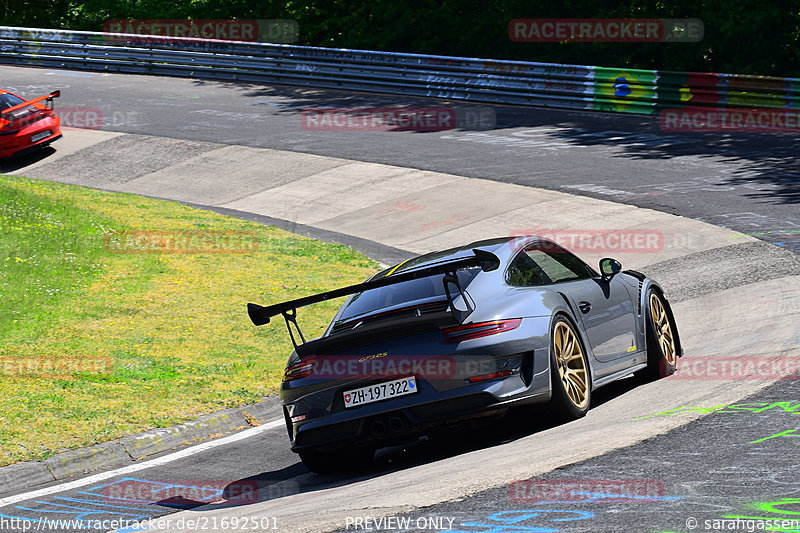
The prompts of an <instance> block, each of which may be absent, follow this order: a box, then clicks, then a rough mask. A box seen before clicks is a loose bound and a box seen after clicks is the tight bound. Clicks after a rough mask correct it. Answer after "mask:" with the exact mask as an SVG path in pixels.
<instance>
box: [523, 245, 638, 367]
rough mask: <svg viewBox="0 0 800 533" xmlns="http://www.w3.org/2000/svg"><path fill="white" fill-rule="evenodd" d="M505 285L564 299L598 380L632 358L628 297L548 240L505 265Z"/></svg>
mask: <svg viewBox="0 0 800 533" xmlns="http://www.w3.org/2000/svg"><path fill="white" fill-rule="evenodd" d="M507 276H508V278H507V282H508V283H509V284H511V285H517V286H542V285H551V286H553V287H554V289H555V290H557V291H558V292H560V293H561V294H564V295H566V296H567V298H568V299H569V300H570V301H571V302H572V306H573V309H575V310H576V314H577V315H578V316H577V317H576V318H577V319H578V320H580V321H581V325H582V326H583V330H584V331H585V332H586V336H587V338H588V341H589V344H590V346H589V347H588V348H590V349H591V352H592V353H593V354H594V356H595V359H597V360H598V361H600V362H601V363H604V364H602V365H601V366H600V367H599V368H598V370H599V373H600V374H601V375H606V374H609V373H613V372H616V371H617V370H621V369H623V368H624V367H626V366H629V362H630V359H631V358H633V357H634V356H635V355H636V354H635V352H636V337H635V335H636V319H635V316H634V308H633V302H632V301H631V297H630V293H629V292H628V289H627V288H626V287H625V285H624V284H623V283H622V281H621V280H620V279H619V278H616V277H612V278H611V279H610V280H604V279H603V278H601V277H600V276H599V275H598V274H597V273H596V272H595V271H594V270H592V269H591V268H590V267H589V266H588V265H587V264H586V263H584V262H583V261H581V260H580V259H579V258H578V257H577V256H575V255H574V254H572V253H570V252H569V251H567V250H566V249H564V248H562V247H561V246H559V245H557V244H556V243H554V242H551V241H546V240H542V241H536V242H535V243H533V244H532V245H528V246H526V247H525V249H524V250H522V251H521V252H520V253H518V254H517V256H516V257H515V258H514V260H513V261H512V262H511V264H510V265H509V269H508V272H507Z"/></svg>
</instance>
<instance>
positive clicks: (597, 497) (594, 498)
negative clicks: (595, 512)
mask: <svg viewBox="0 0 800 533" xmlns="http://www.w3.org/2000/svg"><path fill="white" fill-rule="evenodd" d="M570 494H571V495H573V496H590V498H588V499H585V500H584V499H580V500H566V501H547V502H544V501H542V502H536V503H537V504H545V503H547V504H550V503H587V502H599V501H601V500H642V501H648V502H652V501H665V502H668V501H674V500H682V499H683V498H682V497H680V496H635V495H632V494H610V493H602V492H581V491H575V490H573V491H570Z"/></svg>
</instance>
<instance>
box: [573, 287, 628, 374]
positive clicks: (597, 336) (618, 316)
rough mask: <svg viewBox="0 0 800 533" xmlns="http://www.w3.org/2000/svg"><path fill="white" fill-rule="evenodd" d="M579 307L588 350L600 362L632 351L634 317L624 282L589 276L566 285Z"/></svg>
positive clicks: (612, 359)
mask: <svg viewBox="0 0 800 533" xmlns="http://www.w3.org/2000/svg"><path fill="white" fill-rule="evenodd" d="M564 288H565V289H567V291H565V292H566V293H567V295H568V296H569V297H570V298H571V299H572V301H573V303H574V304H575V305H576V306H577V308H578V309H579V314H580V320H581V322H582V324H583V327H584V330H585V331H586V335H587V337H588V339H589V344H591V348H592V353H594V356H595V357H596V358H597V359H598V360H599V361H602V362H609V361H614V360H616V359H628V358H630V357H632V356H633V355H634V352H635V351H636V349H637V347H636V319H635V317H634V307H633V302H631V297H630V293H629V292H628V289H627V288H626V287H625V284H624V283H622V281H620V279H619V278H617V277H614V278H611V279H610V280H608V281H606V280H603V279H602V278H599V277H597V278H590V279H585V280H581V281H576V282H572V283H569V284H566V285H565V287H564Z"/></svg>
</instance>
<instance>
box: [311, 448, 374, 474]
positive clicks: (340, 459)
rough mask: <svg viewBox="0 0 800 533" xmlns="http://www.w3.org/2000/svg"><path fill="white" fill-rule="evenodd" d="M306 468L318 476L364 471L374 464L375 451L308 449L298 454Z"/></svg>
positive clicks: (359, 449) (370, 449) (368, 449)
mask: <svg viewBox="0 0 800 533" xmlns="http://www.w3.org/2000/svg"><path fill="white" fill-rule="evenodd" d="M297 454H298V455H299V456H300V460H301V461H303V464H304V465H306V468H308V469H309V470H311V471H312V472H316V473H317V474H334V473H336V472H345V471H348V470H359V469H362V468H364V467H366V466H368V465H369V464H370V462H372V456H373V455H374V454H375V450H374V449H372V448H353V449H339V450H320V449H317V448H308V449H305V450H300V451H299V452H297Z"/></svg>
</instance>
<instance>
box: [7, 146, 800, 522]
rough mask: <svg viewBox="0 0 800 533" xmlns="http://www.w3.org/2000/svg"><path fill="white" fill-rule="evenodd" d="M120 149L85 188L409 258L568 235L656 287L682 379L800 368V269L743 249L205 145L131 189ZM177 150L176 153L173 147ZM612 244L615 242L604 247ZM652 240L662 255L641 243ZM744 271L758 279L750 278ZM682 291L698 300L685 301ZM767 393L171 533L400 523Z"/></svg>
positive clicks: (335, 166)
mask: <svg viewBox="0 0 800 533" xmlns="http://www.w3.org/2000/svg"><path fill="white" fill-rule="evenodd" d="M76 135H77V134H76ZM127 137H129V136H119V137H115V138H114V139H112V140H108V141H100V142H99V143H97V144H95V145H92V147H90V148H87V149H86V150H87V151H88V150H91V149H92V148H94V152H95V153H100V152H102V153H104V157H105V158H109V159H104V160H103V161H95V162H94V165H95V170H94V172H93V174H92V176H91V177H88V178H87V179H86V183H85V184H86V185H90V186H95V187H98V188H102V189H107V190H125V192H133V193H140V194H145V195H148V196H159V197H163V198H168V199H175V200H180V201H185V202H192V203H197V204H202V205H208V206H214V207H219V208H230V209H236V210H238V211H251V212H253V213H257V214H260V215H265V216H273V217H275V218H281V219H284V220H290V221H293V222H296V223H298V224H305V225H308V226H314V227H318V228H321V229H325V230H329V231H334V232H338V233H342V234H348V235H354V236H356V237H359V238H361V239H366V240H373V241H377V242H380V243H382V244H384V245H388V246H393V247H397V248H402V249H406V250H409V251H411V252H414V253H421V252H426V251H431V250H435V249H442V248H446V247H450V246H455V245H462V244H465V243H467V242H470V241H472V240H477V239H480V238H485V237H497V236H505V235H514V234H517V235H518V234H525V233H528V232H533V231H537V232H539V233H545V234H549V233H552V234H555V235H558V234H559V232H562V233H564V234H566V235H574V238H575V239H577V240H576V242H577V243H578V248H579V249H577V250H575V251H576V252H577V254H578V255H579V256H581V257H582V258H584V259H586V260H587V261H590V262H592V263H595V262H596V259H598V258H599V257H603V256H612V257H616V258H617V259H619V260H620V261H621V262H622V263H623V267H625V268H634V269H637V270H641V271H643V272H645V273H647V274H652V275H653V276H654V277H655V279H656V280H657V281H659V282H660V283H662V285H663V286H664V287H665V290H666V291H667V296H668V297H672V302H673V307H674V310H675V315H676V320H677V324H678V328H679V331H680V334H681V337H682V340H683V345H684V349H685V352H686V357H685V358H684V359H683V360H682V361H680V363H681V364H688V363H690V362H691V361H692V359H693V358H700V357H724V358H727V359H733V358H742V360H743V361H745V360H747V359H748V358H751V357H753V356H760V355H773V356H785V357H788V356H798V355H800V345H798V344H797V343H793V342H791V341H792V340H793V339H795V338H797V337H798V335H799V334H800V331H798V324H800V312H799V311H798V308H799V307H798V305H797V302H798V300H800V292H795V293H794V294H792V293H789V292H787V291H790V290H796V289H799V288H800V261H798V259H797V256H796V255H795V254H792V253H791V252H788V251H784V250H780V249H777V248H776V247H774V246H772V245H768V244H765V243H763V242H761V241H758V240H757V239H754V238H752V237H749V236H744V235H741V234H739V233H736V232H733V231H730V230H726V229H722V228H719V227H716V226H712V225H710V224H706V223H703V222H697V221H694V220H691V219H687V218H683V217H679V216H674V215H669V214H665V213H663V212H658V211H654V210H650V209H644V208H639V207H635V206H630V205H623V204H618V203H613V202H609V201H604V200H598V199H593V198H586V197H579V196H573V195H570V194H566V193H561V192H556V191H549V190H541V189H535V188H529V187H523V186H519V185H513V184H507V183H497V182H491V181H488V180H482V179H475V178H463V177H460V176H453V175H449V174H439V173H435V172H428V171H425V172H422V171H419V170H414V169H402V168H400V167H393V166H388V165H380V164H374V163H359V162H355V161H345V160H341V159H336V158H331V160H330V161H327V160H326V159H325V158H322V157H321V156H308V158H309V159H308V161H309V163H308V164H306V163H305V161H304V158H303V154H298V153H292V154H291V156H289V155H286V154H281V153H280V152H278V151H275V150H269V149H253V148H247V149H244V150H245V151H246V153H245V155H243V156H242V157H241V158H237V157H235V156H234V155H233V154H235V153H236V147H232V146H221V145H220V146H218V147H209V146H205V145H204V146H203V147H202V152H201V153H199V154H198V153H187V154H186V159H187V160H188V159H191V158H194V160H195V161H196V162H197V163H198V164H199V165H200V167H199V168H194V166H193V165H192V164H187V163H186V161H185V160H184V161H178V160H177V159H178V157H177V155H175V154H170V155H169V157H166V158H165V163H166V164H163V165H157V164H156V163H155V162H154V163H153V167H156V166H157V167H158V168H154V169H153V171H152V172H151V173H150V174H142V173H141V169H130V173H131V176H130V178H129V179H128V178H127V177H126V176H125V168H124V165H119V164H117V163H116V162H115V161H114V160H113V157H114V151H110V150H102V144H103V143H105V142H112V141H113V142H114V143H117V144H120V143H121V144H124V143H125V139H126V138H127ZM130 137H132V139H131V142H134V143H142V142H143V140H142V139H141V137H142V136H130ZM207 148H209V149H207ZM175 149H176V150H180V149H181V148H180V146H179V145H178V143H176V146H175ZM122 153H123V154H124V153H125V151H123V152H122ZM215 154H221V155H220V156H219V158H218V157H217V155H215ZM85 155H86V154H83V155H82V153H81V151H78V152H75V153H73V154H70V155H67V156H65V157H62V158H61V159H60V160H59V161H58V162H57V163H58V164H57V165H56V164H54V165H52V166H49V165H39V166H37V167H35V168H31V169H25V168H21V169H19V170H18V171H17V173H19V174H22V175H26V176H28V177H32V178H42V179H49V180H53V181H63V178H62V177H61V176H62V175H68V176H70V177H69V178H68V179H69V182H70V183H75V182H76V181H75V176H76V175H77V173H76V172H71V171H70V168H71V166H74V168H83V167H85V165H86V164H87V163H86V161H84V160H83V157H84V156H85ZM273 159H275V160H276V161H278V162H276V163H275V165H279V166H280V165H282V166H280V168H282V169H283V170H282V172H281V175H280V179H278V180H274V179H270V177H269V175H266V176H265V177H263V181H259V176H261V175H262V174H264V169H269V168H270V165H272V164H273V163H272V161H273ZM219 160H224V161H225V162H226V163H225V165H223V166H222V168H219V169H218V170H219V175H218V176H217V177H216V178H215V173H214V171H213V169H212V167H213V166H214V162H215V161H219ZM280 161H282V163H281V162H280ZM286 161H291V164H286ZM104 165H109V166H111V167H112V168H114V169H115V170H114V172H113V173H112V174H111V177H110V178H109V179H108V180H106V181H105V182H104V181H103V180H102V179H101V177H102V168H103V166H104ZM203 165H205V166H203ZM284 172H285V173H284ZM293 173H296V174H293ZM267 174H268V173H267ZM154 175H156V176H155V177H153V176H154ZM193 176H201V177H202V179H201V180H200V182H201V183H202V186H201V187H199V188H198V190H197V192H196V193H194V192H193V189H192V188H191V187H189V186H188V184H191V183H192V178H193ZM77 182H80V180H77ZM170 183H172V184H178V183H181V184H183V185H182V186H170V185H169V184H170ZM259 183H260V184H262V185H261V186H260V187H261V188H259V185H258V184H259ZM137 184H138V185H137ZM337 191H338V192H339V193H340V194H338V195H337ZM626 232H628V233H629V242H630V243H632V244H631V247H630V249H626V250H621V249H617V250H615V249H614V247H615V246H621V244H620V238H619V236H620V235H623V234H626ZM639 234H641V235H644V240H643V244H642V243H640V244H641V245H637V244H636V235H639ZM609 235H617V238H616V239H611V240H609V239H608V236H609ZM648 236H650V237H651V238H655V239H656V240H649V241H648V239H647V237H648ZM581 237H584V241H581ZM586 237H588V238H589V240H585V238H586ZM570 238H573V237H570ZM598 242H599V243H600V245H599V246H600V247H601V249H598V244H597V243H598ZM565 244H566V243H565ZM649 245H650V246H649ZM580 248H583V249H580ZM752 271H755V273H754V275H753V276H750V277H748V275H747V274H748V273H753V272H752ZM687 286H688V287H692V290H685V289H684V287H687ZM673 296H674V297H673ZM761 303H764V305H761ZM769 384H770V380H768V379H764V380H752V379H749V380H748V379H742V380H716V381H715V380H706V379H680V378H679V377H678V376H676V377H673V378H669V379H666V380H660V381H656V382H653V383H649V384H646V385H642V386H639V387H636V388H635V389H633V390H631V391H629V392H627V393H625V394H622V395H620V396H617V397H615V398H613V399H611V400H609V401H607V402H605V403H603V404H601V405H599V406H597V407H595V408H593V409H591V410H590V411H589V413H588V415H587V416H586V417H585V418H583V419H580V420H576V421H573V422H570V423H568V424H564V425H561V426H557V427H553V428H550V429H547V430H545V431H542V432H538V433H535V434H532V435H528V436H526V437H523V438H521V439H518V440H515V441H513V442H509V443H506V444H500V445H498V446H494V447H492V448H491V449H482V450H476V451H472V452H469V453H465V454H462V455H458V456H455V457H450V458H447V459H445V460H440V461H435V462H432V463H428V464H425V465H421V466H416V467H411V468H408V469H405V470H400V471H395V472H389V473H386V474H383V475H379V476H376V477H372V478H366V479H362V480H360V481H359V482H350V483H346V484H342V483H340V482H337V481H331V482H330V484H329V485H326V482H325V480H324V478H323V479H322V480H321V479H320V478H319V476H314V475H311V474H304V475H300V476H298V477H296V478H294V479H293V480H292V483H295V482H296V485H294V486H295V487H296V488H295V489H294V490H295V493H294V494H291V495H288V496H282V497H280V498H276V499H273V500H268V499H265V500H264V501H261V502H259V503H254V504H249V505H246V506H235V505H230V506H226V505H225V504H215V505H212V506H206V507H199V508H196V509H193V510H192V511H183V512H179V513H176V514H174V515H171V518H172V519H173V520H172V522H173V524H176V523H178V522H177V520H178V519H180V518H181V517H184V518H186V517H192V518H197V517H198V516H203V517H208V518H214V517H216V518H217V519H218V520H219V519H221V518H223V517H226V516H227V517H230V516H231V514H232V513H235V514H236V516H238V517H263V516H270V517H275V518H276V520H277V522H278V524H279V526H280V528H281V529H283V530H286V531H298V532H302V531H325V530H332V529H336V528H341V527H344V526H345V521H346V518H347V517H348V516H352V515H353V514H354V513H358V512H361V511H365V510H368V511H369V514H370V515H371V516H389V515H397V514H399V513H403V512H408V511H411V510H413V509H418V508H421V507H425V506H430V505H435V504H438V503H442V502H446V501H451V500H454V499H458V498H461V497H464V496H465V495H468V494H474V493H478V492H480V491H482V490H485V489H487V488H490V487H496V486H500V485H503V484H507V483H509V482H511V481H514V480H518V479H525V478H528V477H531V476H535V475H538V474H542V473H545V472H548V471H551V470H553V469H555V468H557V467H559V466H563V465H566V464H571V463H575V462H577V461H581V460H584V459H588V458H591V457H595V456H598V455H602V454H603V453H607V452H609V451H611V450H614V449H618V448H622V447H626V446H630V445H633V444H635V443H637V442H640V441H642V440H645V439H647V438H649V437H651V436H653V435H657V434H662V433H666V432H668V431H669V430H671V429H673V428H675V427H678V426H680V425H683V424H685V423H687V422H689V421H691V420H693V419H696V418H699V417H700V416H702V413H701V412H697V413H694V414H692V415H687V416H683V417H654V418H648V419H645V420H643V421H638V422H637V423H636V424H634V423H632V420H633V419H634V418H637V417H641V416H646V415H649V414H651V413H652V412H653V411H654V410H668V409H671V408H676V407H680V406H685V405H701V404H703V405H704V404H712V405H713V404H725V403H734V402H736V401H737V400H739V399H741V398H743V397H746V396H748V395H750V394H752V393H753V392H755V391H758V390H760V389H763V388H764V387H766V386H768V385H769ZM476 465H480V475H475V474H474V472H475V470H476ZM421 480H425V481H421ZM362 514H363V513H362ZM310 517H313V519H311V518H310ZM183 530H185V529H179V528H169V529H166V530H165V531H183Z"/></svg>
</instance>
